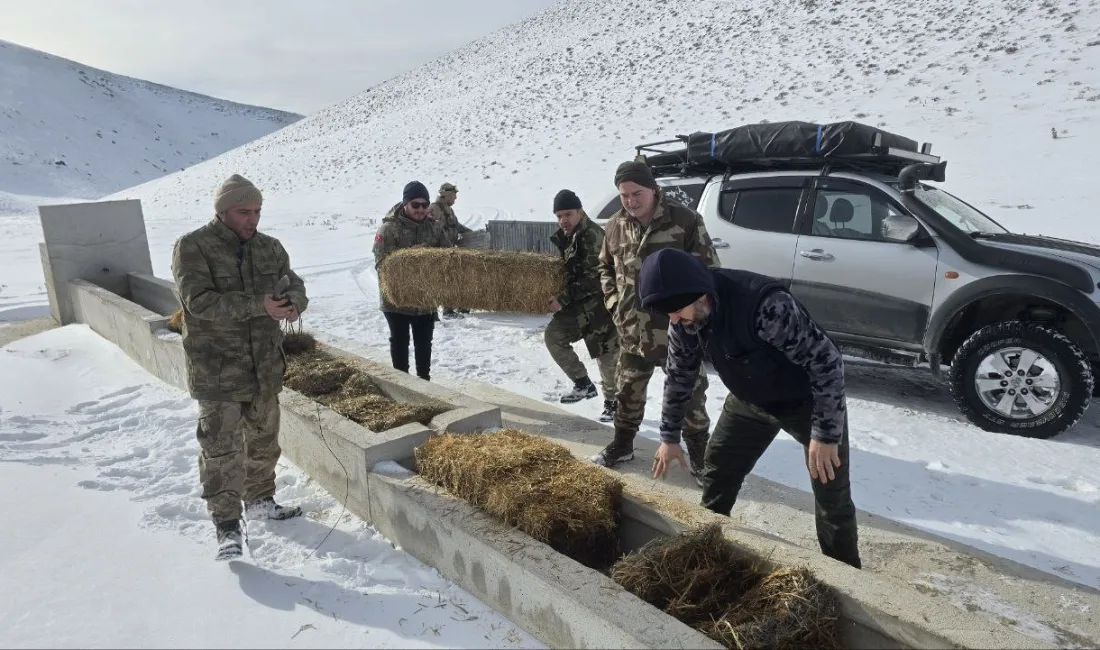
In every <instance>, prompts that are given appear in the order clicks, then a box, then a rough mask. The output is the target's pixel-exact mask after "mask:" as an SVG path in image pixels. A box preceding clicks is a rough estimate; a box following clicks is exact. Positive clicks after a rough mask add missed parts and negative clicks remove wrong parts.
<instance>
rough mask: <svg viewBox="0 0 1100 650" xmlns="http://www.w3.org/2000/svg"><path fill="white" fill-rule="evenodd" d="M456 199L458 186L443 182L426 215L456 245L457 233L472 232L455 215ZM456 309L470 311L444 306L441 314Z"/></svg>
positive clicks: (445, 315) (466, 312) (451, 244)
mask: <svg viewBox="0 0 1100 650" xmlns="http://www.w3.org/2000/svg"><path fill="white" fill-rule="evenodd" d="M457 200H458V187H456V186H455V185H454V184H453V183H444V184H442V185H440V186H439V196H438V197H436V199H435V203H432V204H431V205H429V206H428V216H429V217H430V218H431V219H432V220H433V221H435V222H436V223H437V224H439V227H440V228H441V229H442V230H443V235H444V236H445V237H446V239H447V245H448V246H458V239H459V235H465V234H466V233H470V232H473V230H471V229H470V228H467V227H466V226H464V225H463V224H462V222H460V221H459V220H458V217H457V216H455V210H454V204H455V201H457ZM456 311H457V312H458V313H460V314H468V313H470V310H469V309H458V310H456V309H454V308H452V307H444V308H443V316H444V317H445V318H450V317H453V316H455V312H456Z"/></svg>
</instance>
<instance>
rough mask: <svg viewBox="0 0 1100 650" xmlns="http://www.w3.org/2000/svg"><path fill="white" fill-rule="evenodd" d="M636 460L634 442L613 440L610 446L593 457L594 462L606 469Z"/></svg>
mask: <svg viewBox="0 0 1100 650" xmlns="http://www.w3.org/2000/svg"><path fill="white" fill-rule="evenodd" d="M629 460H634V442H633V441H631V442H624V441H621V440H618V439H616V440H613V441H612V442H611V444H610V445H608V446H606V447H604V448H603V450H602V451H600V453H598V454H596V455H595V456H593V457H592V462H593V463H596V464H597V465H603V466H604V467H614V466H615V465H618V464H619V463H625V462H627V461H629Z"/></svg>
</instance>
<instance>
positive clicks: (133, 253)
mask: <svg viewBox="0 0 1100 650" xmlns="http://www.w3.org/2000/svg"><path fill="white" fill-rule="evenodd" d="M38 214H39V217H40V219H41V221H42V232H43V235H44V239H45V242H44V245H43V246H41V247H40V249H39V250H40V252H41V253H42V254H43V255H44V257H43V260H42V266H43V271H44V274H45V278H46V291H47V293H48V294H49V296H50V315H51V316H53V318H54V320H56V321H57V322H59V323H61V324H62V325H67V324H69V323H72V322H75V320H74V317H73V312H72V300H71V299H70V296H69V295H68V286H69V285H68V283H69V281H70V280H73V279H77V278H79V279H83V280H89V281H91V282H94V283H95V284H98V285H99V286H101V287H106V288H107V289H110V290H111V291H114V292H115V293H118V294H120V295H127V293H128V292H129V290H130V279H129V277H128V276H129V274H130V273H135V272H136V273H146V274H148V275H152V274H153V263H152V259H151V258H150V256H149V240H148V238H147V237H146V234H145V218H144V216H143V215H142V212H141V202H140V201H136V200H129V201H103V202H99V203H75V204H71V205H43V206H40V207H39V208H38Z"/></svg>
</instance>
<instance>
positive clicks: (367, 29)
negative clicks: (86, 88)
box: [0, 0, 554, 113]
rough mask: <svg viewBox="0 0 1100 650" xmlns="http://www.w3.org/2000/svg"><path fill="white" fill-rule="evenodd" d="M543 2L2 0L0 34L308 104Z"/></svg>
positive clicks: (141, 71)
mask: <svg viewBox="0 0 1100 650" xmlns="http://www.w3.org/2000/svg"><path fill="white" fill-rule="evenodd" d="M553 3H554V0H220V1H219V0H172V1H169V0H2V1H0V39H3V40H6V41H11V42H14V43H17V44H19V45H25V46H27V47H33V48H35V49H37V50H42V51H44V52H49V53H50V54H56V55H58V56H62V57H65V58H67V59H72V60H74V61H78V62H80V63H83V64H85V65H89V66H92V67H96V68H101V69H104V70H108V71H110V72H115V73H119V74H124V75H129V76H132V77H138V78H141V79H147V80H149V81H155V82H157V83H162V84H166V85H169V86H175V87H178V88H183V89H185V90H191V91H194V92H199V93H203V94H207V95H213V96H215V97H221V98H224V99H230V100H233V101H239V102H244V103H246V104H257V105H261V106H268V107H271V108H279V109H283V110H289V111H294V112H298V113H311V112H313V111H316V110H318V109H321V108H324V107H326V106H329V105H331V104H334V103H336V102H338V101H341V100H343V99H346V98H348V97H350V96H352V95H355V94H357V93H359V92H361V91H363V90H366V89H367V88H369V87H370V86H372V85H374V84H375V83H378V82H380V81H383V80H385V79H388V78H390V77H392V76H394V75H396V74H399V73H401V72H404V71H406V70H409V69H411V68H414V67H416V66H418V65H420V64H422V63H425V62H427V61H430V60H432V59H434V58H437V57H439V56H440V55H442V54H445V53H447V52H449V51H451V50H453V49H456V48H458V47H460V46H462V45H464V44H465V43H468V42H470V41H472V40H474V39H477V38H479V37H481V36H484V35H486V34H488V33H490V32H492V31H494V30H496V29H498V28H500V27H504V26H505V25H508V24H510V23H514V22H516V21H519V20H522V19H523V18H526V17H527V16H530V15H532V14H534V13H536V12H538V11H540V10H542V9H544V8H546V7H549V6H550V5H552V4H553Z"/></svg>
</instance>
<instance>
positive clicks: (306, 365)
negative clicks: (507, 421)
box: [283, 333, 449, 431]
mask: <svg viewBox="0 0 1100 650" xmlns="http://www.w3.org/2000/svg"><path fill="white" fill-rule="evenodd" d="M287 341H290V342H291V344H290V346H287ZM288 347H289V348H290V349H287V348H288ZM283 348H284V351H286V352H287V365H286V376H285V379H284V383H285V385H286V386H287V388H290V389H291V390H295V391H298V392H299V393H301V394H303V395H305V396H306V397H309V398H312V399H314V400H316V401H317V402H319V403H321V404H324V405H325V406H327V407H329V408H330V409H332V410H333V411H336V412H337V413H339V414H340V415H342V416H344V417H346V418H348V419H349V420H351V421H352V422H356V423H358V424H362V425H363V426H365V427H367V428H368V429H370V430H371V431H385V430H387V429H392V428H394V427H399V426H401V425H403V424H409V423H412V422H419V423H421V424H424V425H427V424H428V423H429V422H431V420H432V418H434V417H435V416H437V415H439V414H440V413H443V412H444V411H446V410H447V409H448V408H449V407H448V406H446V405H444V404H438V403H434V402H431V403H408V402H397V401H395V400H393V399H391V398H389V397H388V396H387V395H386V394H385V393H384V392H383V391H382V389H380V388H379V387H378V385H377V384H376V383H375V382H374V380H373V379H371V377H370V375H368V374H366V373H364V372H362V371H361V370H359V369H358V368H356V367H355V366H354V365H353V364H352V363H350V362H348V361H344V360H342V359H337V358H336V357H334V356H332V355H331V354H329V353H327V352H324V351H322V350H318V349H317V348H316V341H315V340H314V339H313V337H312V336H311V335H310V334H308V333H294V334H289V335H287V337H286V339H285V340H284V342H283ZM291 350H293V352H292V351H291Z"/></svg>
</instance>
